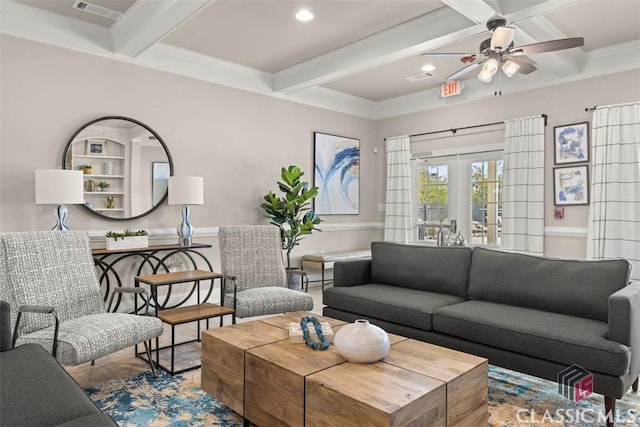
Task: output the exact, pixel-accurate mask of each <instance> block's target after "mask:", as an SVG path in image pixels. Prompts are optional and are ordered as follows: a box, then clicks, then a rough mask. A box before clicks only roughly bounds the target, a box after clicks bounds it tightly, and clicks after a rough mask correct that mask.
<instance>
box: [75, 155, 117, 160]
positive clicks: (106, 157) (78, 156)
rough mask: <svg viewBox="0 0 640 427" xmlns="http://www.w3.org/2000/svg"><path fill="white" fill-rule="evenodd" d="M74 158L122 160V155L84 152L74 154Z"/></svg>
mask: <svg viewBox="0 0 640 427" xmlns="http://www.w3.org/2000/svg"><path fill="white" fill-rule="evenodd" d="M73 157H75V158H76V159H91V160H124V157H122V156H87V155H86V154H74V156H73Z"/></svg>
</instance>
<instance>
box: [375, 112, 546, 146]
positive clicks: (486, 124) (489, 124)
mask: <svg viewBox="0 0 640 427" xmlns="http://www.w3.org/2000/svg"><path fill="white" fill-rule="evenodd" d="M541 116H542V117H543V118H544V125H545V126H546V125H547V115H546V114H541ZM501 124H504V122H493V123H483V124H481V125H473V126H464V127H461V128H451V129H443V130H434V131H432V132H423V133H415V134H413V135H409V138H414V137H416V136H425V135H433V134H436V133H444V132H451V133H453V134H454V135H455V134H456V132H458V131H459V130H465V129H474V128H481V127H485V126H496V125H501ZM387 139H388V138H385V139H384V140H385V141H386V140H387Z"/></svg>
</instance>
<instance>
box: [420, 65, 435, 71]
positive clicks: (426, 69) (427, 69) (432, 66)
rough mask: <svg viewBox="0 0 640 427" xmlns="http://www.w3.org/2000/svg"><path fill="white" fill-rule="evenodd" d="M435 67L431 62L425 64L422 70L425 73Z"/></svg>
mask: <svg viewBox="0 0 640 427" xmlns="http://www.w3.org/2000/svg"><path fill="white" fill-rule="evenodd" d="M435 69H436V67H435V66H434V65H431V64H426V65H425V66H424V67H422V71H424V72H425V73H429V72H431V71H433V70H435Z"/></svg>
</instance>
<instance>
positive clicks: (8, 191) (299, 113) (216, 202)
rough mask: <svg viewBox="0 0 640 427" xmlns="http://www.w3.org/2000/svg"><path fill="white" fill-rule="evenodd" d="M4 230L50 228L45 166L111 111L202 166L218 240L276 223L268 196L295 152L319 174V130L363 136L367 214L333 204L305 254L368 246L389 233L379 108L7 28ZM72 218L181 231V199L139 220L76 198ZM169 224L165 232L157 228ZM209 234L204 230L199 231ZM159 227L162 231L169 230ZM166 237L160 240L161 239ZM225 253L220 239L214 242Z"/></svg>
mask: <svg viewBox="0 0 640 427" xmlns="http://www.w3.org/2000/svg"><path fill="white" fill-rule="evenodd" d="M0 42H1V43H2V49H1V50H0V55H1V56H0V62H1V63H2V72H1V75H0V79H1V80H0V82H1V86H0V90H1V92H2V99H1V112H2V128H1V131H0V231H20V230H43V229H49V228H51V227H52V226H53V224H54V223H55V221H54V216H55V215H54V208H55V207H54V206H47V205H35V203H34V200H35V189H34V170H35V169H41V168H56V167H57V166H58V165H59V164H60V162H61V156H62V151H63V148H64V146H65V144H66V143H67V141H68V139H69V138H70V137H71V135H72V134H73V133H74V131H75V130H76V129H77V128H79V127H80V126H82V125H83V124H84V123H86V122H88V121H90V120H92V119H95V118H98V117H102V116H108V115H121V116H128V117H132V118H135V119H137V120H140V121H141V122H143V123H145V124H147V125H148V126H150V127H151V128H153V129H154V130H155V131H156V132H157V133H158V134H159V135H161V136H162V138H163V139H164V141H165V143H166V144H167V146H168V147H169V150H170V151H171V155H172V157H173V160H174V166H175V174H176V175H196V176H203V177H204V180H205V205H204V206H193V207H192V215H191V219H192V223H193V225H194V227H195V239H194V240H197V241H205V242H208V243H211V244H213V245H214V246H216V245H217V243H216V241H215V233H213V232H210V230H211V229H213V228H215V227H218V226H220V225H227V224H255V223H267V219H266V218H264V217H263V211H262V210H261V209H259V204H260V203H261V201H262V197H263V195H264V194H266V193H267V191H269V190H277V186H276V181H277V180H278V179H279V175H280V168H281V167H282V166H287V165H289V164H296V165H298V166H300V167H301V168H302V169H303V170H304V171H305V178H306V179H307V180H309V181H310V182H312V181H313V170H312V165H313V132H314V131H321V132H326V133H331V134H336V135H345V136H349V137H352V138H358V139H360V144H361V152H362V153H361V164H362V166H361V172H360V173H361V175H360V214H359V215H351V216H346V215H344V216H326V217H324V218H323V219H324V220H325V222H324V223H323V226H324V227H323V228H325V229H326V230H327V231H325V232H323V233H314V234H313V235H312V236H308V237H307V238H306V239H305V240H304V241H303V242H302V245H301V247H299V248H296V249H295V250H294V257H299V256H300V255H302V254H304V253H308V252H317V251H320V250H339V249H353V248H358V247H368V245H369V243H370V242H371V241H372V240H376V239H379V238H381V236H382V234H381V230H380V228H379V226H376V225H375V223H379V222H380V221H381V219H382V214H381V213H380V212H377V211H376V206H377V203H378V202H380V200H375V198H374V196H375V194H376V193H377V192H376V191H375V177H376V176H379V175H380V173H381V172H380V168H381V165H382V164H383V161H384V159H383V155H381V154H373V150H372V146H373V144H374V142H375V141H374V138H375V123H374V122H372V121H371V120H367V119H363V118H358V117H355V116H349V115H345V114H341V113H336V112H332V111H328V110H323V109H319V108H314V107H309V106H304V105H301V104H296V103H292V102H288V101H283V100H278V99H276V98H273V97H268V96H263V95H259V94H254V93H250V92H245V91H241V90H237V89H233V88H228V87H223V86H219V85H215V84H211V83H206V82H202V81H198V80H194V79H190V78H186V77H181V76H177V75H173V74H169V73H165V72H160V71H155V70H151V69H147V68H142V67H138V66H135V65H131V64H127V63H123V62H117V61H110V60H107V59H104V58H100V57H96V56H91V55H87V54H83V53H78V52H74V51H70V50H65V49H61V48H58V47H52V46H48V45H44V44H40V43H35V42H31V41H26V40H23V39H19V38H14V37H11V36H5V35H3V36H2V37H1V38H0ZM68 208H69V220H68V223H69V225H70V226H71V227H72V228H73V229H77V230H90V231H91V232H93V233H94V234H97V235H100V234H102V233H103V232H104V231H106V230H122V229H123V228H125V227H130V228H133V229H139V228H145V229H147V230H151V231H153V230H160V231H162V230H166V231H167V233H165V234H164V236H165V237H166V240H167V241H169V242H172V241H173V240H174V238H173V235H175V231H174V230H175V227H176V226H177V225H178V223H179V222H180V221H181V215H180V207H179V206H167V205H165V206H163V207H161V208H160V209H158V210H157V211H156V212H154V213H152V214H151V215H149V216H147V217H145V218H142V219H139V220H135V221H130V222H113V221H107V220H103V219H100V218H97V217H95V216H92V215H91V214H89V213H88V212H86V211H85V210H84V209H83V208H82V207H80V206H69V207H68ZM157 234H158V236H162V235H163V234H162V233H157ZM199 236H201V238H199ZM158 239H159V237H158ZM158 239H156V241H155V242H154V243H162V242H161V241H160V240H158ZM210 255H211V256H210V258H211V259H212V262H213V261H215V260H217V259H218V257H217V253H216V252H215V249H212V250H211V252H210Z"/></svg>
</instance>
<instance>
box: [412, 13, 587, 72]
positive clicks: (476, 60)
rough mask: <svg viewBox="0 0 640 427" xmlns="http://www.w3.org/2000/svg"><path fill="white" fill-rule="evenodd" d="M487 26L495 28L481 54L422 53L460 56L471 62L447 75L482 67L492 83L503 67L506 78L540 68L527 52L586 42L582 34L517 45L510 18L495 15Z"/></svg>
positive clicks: (558, 48)
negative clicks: (580, 35)
mask: <svg viewBox="0 0 640 427" xmlns="http://www.w3.org/2000/svg"><path fill="white" fill-rule="evenodd" d="M487 28H488V29H489V30H490V31H493V35H492V36H491V38H488V39H486V40H483V41H482V43H480V48H479V49H480V51H479V52H478V53H430V52H427V53H423V54H422V55H423V56H438V55H439V56H445V55H446V56H451V55H455V56H461V58H460V60H461V61H462V62H463V63H465V64H467V63H470V64H469V65H466V66H465V67H463V68H461V69H460V70H458V71H456V72H455V73H453V74H451V75H450V76H449V77H447V81H448V80H455V79H457V78H458V77H460V76H462V75H464V74H466V73H468V72H470V71H473V70H475V69H477V68H478V67H480V66H482V69H481V70H480V73H479V74H478V80H480V81H482V82H485V83H489V82H490V81H491V80H492V79H493V76H494V75H495V74H496V72H497V71H498V70H499V69H500V68H501V69H502V71H503V72H504V74H505V75H506V76H507V77H509V78H510V77H512V76H513V75H514V74H515V73H520V74H529V73H532V72H534V71H535V70H537V68H536V66H535V65H534V63H533V61H532V60H531V59H529V58H528V57H527V56H526V55H533V54H537V53H543V52H553V51H557V50H564V49H570V48H573V47H579V46H583V45H584V38H583V37H570V38H565V39H557V40H549V41H546V42H540V43H532V44H528V45H524V46H519V47H514V45H513V39H514V37H515V34H516V29H515V28H514V27H508V26H507V20H506V19H505V18H504V17H502V16H494V17H492V18H491V19H489V21H488V22H487Z"/></svg>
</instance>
